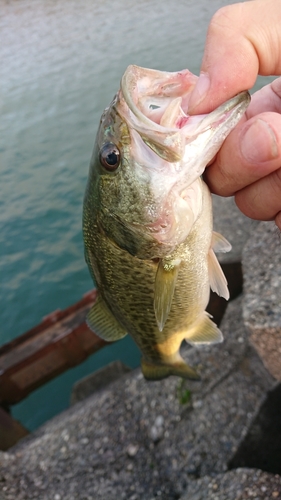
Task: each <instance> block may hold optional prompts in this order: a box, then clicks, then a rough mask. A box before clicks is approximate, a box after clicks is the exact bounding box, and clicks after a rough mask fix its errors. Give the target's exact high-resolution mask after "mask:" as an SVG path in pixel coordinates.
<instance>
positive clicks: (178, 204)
mask: <svg viewBox="0 0 281 500" xmlns="http://www.w3.org/2000/svg"><path fill="white" fill-rule="evenodd" d="M196 80H197V77H196V76H195V75H193V74H192V73H190V72H189V71H188V70H183V71H179V72H176V73H168V72H161V71H155V70H152V69H145V68H140V67H138V66H129V67H128V68H127V70H126V72H125V74H124V76H123V78H122V81H121V88H120V90H119V92H118V93H117V94H116V96H115V97H114V99H113V101H112V102H111V104H110V105H109V107H108V108H107V109H106V110H105V111H104V113H103V115H102V117H101V121H100V126H99V130H98V133H97V138H96V143H95V147H94V152H93V156H92V160H91V164H90V170H89V178H88V183H87V188H86V193H85V199H84V214H83V233H84V243H85V256H86V262H87V264H88V266H89V269H90V273H91V275H92V277H93V279H94V281H95V283H96V285H97V288H98V292H99V293H98V299H97V301H96V303H95V304H94V306H93V307H92V309H91V310H90V312H89V314H88V318H87V321H88V324H89V326H90V328H91V329H92V330H94V331H95V333H97V335H99V336H100V337H102V338H103V339H105V340H107V341H115V340H118V339H121V338H122V337H124V336H125V335H126V334H127V333H129V334H130V335H131V336H132V337H133V338H134V340H135V342H136V343H137V345H138V346H139V348H140V350H141V352H142V354H143V358H142V363H141V365H142V371H143V374H144V376H145V378H147V379H151V380H159V379H162V378H164V377H167V376H169V375H178V376H181V377H184V378H191V379H197V378H198V374H197V372H196V371H195V369H194V368H192V367H190V366H188V365H187V364H186V363H185V362H184V360H183V359H182V357H181V355H180V353H179V349H180V346H181V343H182V341H183V339H185V340H186V341H187V342H189V343H190V344H192V345H196V344H210V343H213V342H221V341H222V338H223V337H222V334H221V332H220V330H219V329H218V327H217V326H216V325H215V324H214V323H213V322H212V320H211V318H210V316H209V315H208V313H207V312H205V309H206V306H207V304H208V301H209V295H210V288H211V289H212V290H214V291H215V292H217V293H218V294H219V295H220V296H222V297H224V298H225V299H228V298H229V292H228V288H227V282H226V279H225V276H224V274H223V271H222V269H221V267H220V265H219V262H218V261H217V258H216V256H215V253H214V251H223V252H224V251H228V250H230V248H231V246H230V244H229V243H228V242H227V241H226V240H225V238H223V236H221V235H219V234H217V233H214V232H213V230H212V204H211V195H210V192H209V189H208V187H207V185H206V184H205V183H204V182H203V180H202V178H201V175H202V173H203V172H204V169H205V167H206V165H207V164H208V162H209V161H210V160H211V159H212V158H213V157H214V155H215V154H216V153H217V151H218V150H219V148H220V146H221V145H222V143H223V141H224V139H225V138H226V136H227V134H228V133H229V132H230V130H231V129H232V128H233V127H234V126H235V125H236V124H237V122H238V121H239V120H240V118H241V116H242V114H243V113H244V111H245V110H246V108H247V106H248V104H249V101H250V96H249V94H248V92H242V93H240V94H238V95H237V96H235V97H233V98H232V99H230V100H229V101H227V102H226V103H224V104H223V105H221V106H220V107H218V108H217V109H216V110H214V111H212V112H211V113H209V114H207V115H200V116H190V115H189V114H188V101H189V95H190V93H191V91H192V89H193V88H194V85H195V83H196Z"/></svg>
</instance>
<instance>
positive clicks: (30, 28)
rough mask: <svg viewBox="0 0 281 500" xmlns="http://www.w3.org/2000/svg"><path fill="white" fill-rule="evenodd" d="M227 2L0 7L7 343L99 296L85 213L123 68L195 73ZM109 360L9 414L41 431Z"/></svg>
mask: <svg viewBox="0 0 281 500" xmlns="http://www.w3.org/2000/svg"><path fill="white" fill-rule="evenodd" d="M227 3H230V2H227V1H223V0H212V1H211V2H210V1H209V0H198V1H197V2H193V1H191V0H185V1H180V0H177V1H176V2H175V1H172V0H165V1H163V0H139V1H138V2H136V1H130V2H128V1H127V0H114V1H112V0H111V1H108V0H105V1H103V2H102V3H101V2H97V1H95V0H84V1H83V2H77V1H76V0H58V1H55V0H34V1H27V0H11V1H10V2H4V1H3V0H0V33H1V43H0V85H1V87H0V92H1V121H0V179H1V180H0V204H1V206H0V252H1V259H0V276H1V291H0V294H1V297H0V299H1V301H0V303H1V307H0V328H1V331H0V343H1V344H2V343H5V342H7V341H9V340H11V339H13V338H14V337H17V336H18V335H20V334H22V333H23V332H25V331H26V330H28V329H30V328H31V327H33V326H34V325H36V324H37V323H39V322H40V321H41V320H42V317H43V316H45V315H47V314H49V313H50V312H52V311H53V310H55V309H58V308H60V309H63V308H65V307H67V306H69V305H71V304H72V303H74V302H76V301H77V300H79V299H80V298H81V297H82V295H83V294H84V293H85V292H87V291H88V290H89V289H91V288H92V286H93V285H92V282H91V279H90V277H89V274H88V269H87V268H86V265H85V262H84V257H83V245H82V237H81V212H82V200H83V193H84V189H85V184H86V178H87V172H88V164H89V159H90V156H91V152H92V147H93V142H94V136H95V132H96V129H97V125H98V122H99V118H100V115H101V112H102V110H103V109H104V107H106V106H107V105H108V104H109V102H110V101H111V99H112V97H113V95H114V93H115V92H116V90H117V89H118V85H119V80H120V77H121V76H122V74H123V72H124V70H125V68H126V67H127V65H128V64H132V63H133V64H138V65H140V66H147V67H152V68H159V69H163V70H171V71H172V70H177V69H182V68H185V67H188V68H189V69H190V70H191V71H193V72H195V73H198V71H199V67H200V59H201V56H202V52H203V45H204V39H205V34H206V30H207V26H208V22H209V20H210V18H211V16H212V14H213V13H214V12H215V11H216V10H217V9H218V8H219V7H220V6H222V5H225V4H227ZM114 359H121V360H122V361H123V362H125V363H126V364H128V365H129V366H131V367H136V366H137V365H138V364H139V360H140V356H139V352H138V350H137V348H136V347H135V345H134V343H133V341H132V340H131V339H130V338H125V339H124V340H123V341H121V342H119V343H117V344H115V345H113V346H110V347H108V348H105V349H103V350H101V351H100V352H99V353H97V354H95V355H93V356H91V357H90V358H89V359H88V360H87V361H85V362H84V363H83V364H81V365H80V366H78V367H76V368H75V369H72V370H69V371H68V372H66V373H65V374H63V375H62V376H60V377H58V378H56V379H55V380H53V381H52V382H50V383H48V384H46V385H45V386H44V387H42V388H41V389H39V390H37V391H35V392H34V393H33V394H32V395H30V396H29V397H28V398H27V399H25V400H24V401H23V402H21V403H20V404H18V405H16V406H15V407H13V415H14V416H15V417H16V418H18V419H19V420H20V421H21V422H22V423H23V424H24V425H25V426H26V427H28V428H29V429H34V428H36V427H37V426H38V425H40V424H41V423H42V422H44V421H45V420H46V419H48V418H50V417H51V416H53V415H54V414H56V413H57V412H59V411H62V410H63V409H64V408H66V407H67V406H68V404H69V398H70V391H71V387H72V385H73V383H74V382H75V381H76V380H77V379H79V378H81V377H82V376H85V375H86V374H88V373H91V372H93V371H94V370H96V369H97V368H99V367H101V366H103V365H105V364H107V363H109V362H110V361H112V360H114Z"/></svg>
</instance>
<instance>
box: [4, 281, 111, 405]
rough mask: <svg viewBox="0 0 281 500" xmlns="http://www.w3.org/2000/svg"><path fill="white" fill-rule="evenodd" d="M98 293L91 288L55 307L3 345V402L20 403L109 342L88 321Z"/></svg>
mask: <svg viewBox="0 0 281 500" xmlns="http://www.w3.org/2000/svg"><path fill="white" fill-rule="evenodd" d="M96 296H97V292H96V290H93V291H91V292H89V293H88V294H86V295H85V296H84V297H83V298H82V300H80V301H79V302H77V303H76V304H75V305H73V306H71V307H68V308H67V309H65V310H63V311H60V310H58V311H55V312H54V313H52V314H50V315H49V316H47V317H45V318H44V319H43V321H42V323H40V324H39V325H37V326H35V327H34V328H32V329H31V330H29V331H28V332H26V333H25V334H23V335H21V336H20V337H18V338H16V339H15V340H13V341H12V342H9V343H8V344H5V345H3V346H2V347H1V348H0V405H2V406H7V405H8V406H9V405H11V404H15V403H18V402H19V401H21V400H22V399H24V398H25V397H26V396H27V395H28V394H29V393H30V392H32V391H34V390H35V389H37V388H38V387H40V386H41V385H43V384H44V383H45V382H48V381H49V380H51V379H52V378H54V377H56V376H57V375H59V374H61V373H63V372H64V371H65V370H67V369H68V368H71V367H73V366H75V365H77V364H79V363H81V362H82V361H84V360H85V359H86V358H87V357H88V356H89V355H90V354H92V353H94V352H96V351H98V350H99V349H101V348H102V347H104V346H105V345H107V342H105V341H103V340H102V339H100V338H99V337H97V336H96V335H95V334H94V333H93V332H92V331H91V330H89V328H88V326H87V324H86V323H85V317H86V315H87V312H88V311H89V309H90V308H91V307H92V305H93V304H94V302H95V300H96Z"/></svg>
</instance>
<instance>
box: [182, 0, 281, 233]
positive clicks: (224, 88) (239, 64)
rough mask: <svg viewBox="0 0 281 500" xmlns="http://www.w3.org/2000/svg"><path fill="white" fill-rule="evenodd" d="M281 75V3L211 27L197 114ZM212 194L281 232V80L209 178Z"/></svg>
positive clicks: (254, 6) (229, 14) (245, 7)
mask: <svg viewBox="0 0 281 500" xmlns="http://www.w3.org/2000/svg"><path fill="white" fill-rule="evenodd" d="M258 74H260V75H281V2H280V0H254V1H250V2H245V3H240V4H233V5H229V6H227V7H223V8H222V9H220V10H219V11H218V12H217V13H216V14H215V16H214V17H213V19H212V20H211V23H210V26H209V30H208V34H207V40H206V46H205V52H204V57H203V62H202V67H201V74H200V75H201V76H200V79H199V82H200V83H199V86H198V85H196V87H195V89H194V91H193V94H192V96H191V99H190V104H189V105H190V108H191V112H192V114H199V113H206V112H209V111H210V110H211V109H214V108H215V107H217V106H218V105H219V104H221V103H222V102H224V101H226V100H227V99H229V98H230V97H232V96H233V95H235V94H237V93H238V92H241V91H242V90H245V89H247V88H251V87H252V86H253V85H254V83H255V80H256V77H257V75H258ZM205 180H206V182H207V183H208V185H209V187H210V189H211V191H213V192H214V193H216V194H219V195H221V196H231V195H234V196H235V201H236V204H237V205H238V207H239V208H240V210H241V211H242V212H243V213H244V214H245V215H247V216H248V217H251V218H253V219H259V220H273V219H275V222H276V224H277V226H278V227H279V228H280V229H281V78H278V79H276V80H275V81H274V82H273V83H271V84H270V85H267V86H265V87H264V88H263V89H261V90H260V91H258V92H256V93H255V94H254V95H253V97H252V101H251V104H250V105H249V107H248V109H247V112H246V114H245V115H244V117H243V118H242V120H241V121H240V122H239V124H238V125H237V126H236V127H235V129H234V130H233V131H232V132H231V134H230V135H229V136H228V137H227V139H226V140H225V142H224V144H223V146H222V148H221V149H220V151H219V153H218V154H217V156H216V158H215V160H214V162H213V163H212V164H211V165H210V166H209V167H208V168H207V169H206V171H205Z"/></svg>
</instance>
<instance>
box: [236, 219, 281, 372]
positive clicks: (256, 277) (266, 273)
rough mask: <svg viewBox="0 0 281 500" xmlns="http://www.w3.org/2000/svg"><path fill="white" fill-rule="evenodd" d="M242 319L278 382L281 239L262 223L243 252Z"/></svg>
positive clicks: (275, 230) (270, 224) (276, 231)
mask: <svg viewBox="0 0 281 500" xmlns="http://www.w3.org/2000/svg"><path fill="white" fill-rule="evenodd" d="M243 275H244V300H243V316H244V320H245V324H246V326H247V327H248V329H249V331H250V333H251V336H250V340H251V343H252V344H253V346H254V347H255V349H256V350H257V352H258V353H259V355H260V357H261V359H262V360H263V362H264V364H265V366H266V367H267V369H268V370H269V372H270V373H271V374H272V375H273V376H274V377H275V378H276V379H277V380H281V238H280V231H279V229H278V228H277V227H276V225H275V224H274V222H261V223H259V225H258V226H257V227H256V228H255V230H254V231H252V233H251V236H250V238H249V240H248V242H247V245H246V246H245V248H244V252H243Z"/></svg>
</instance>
